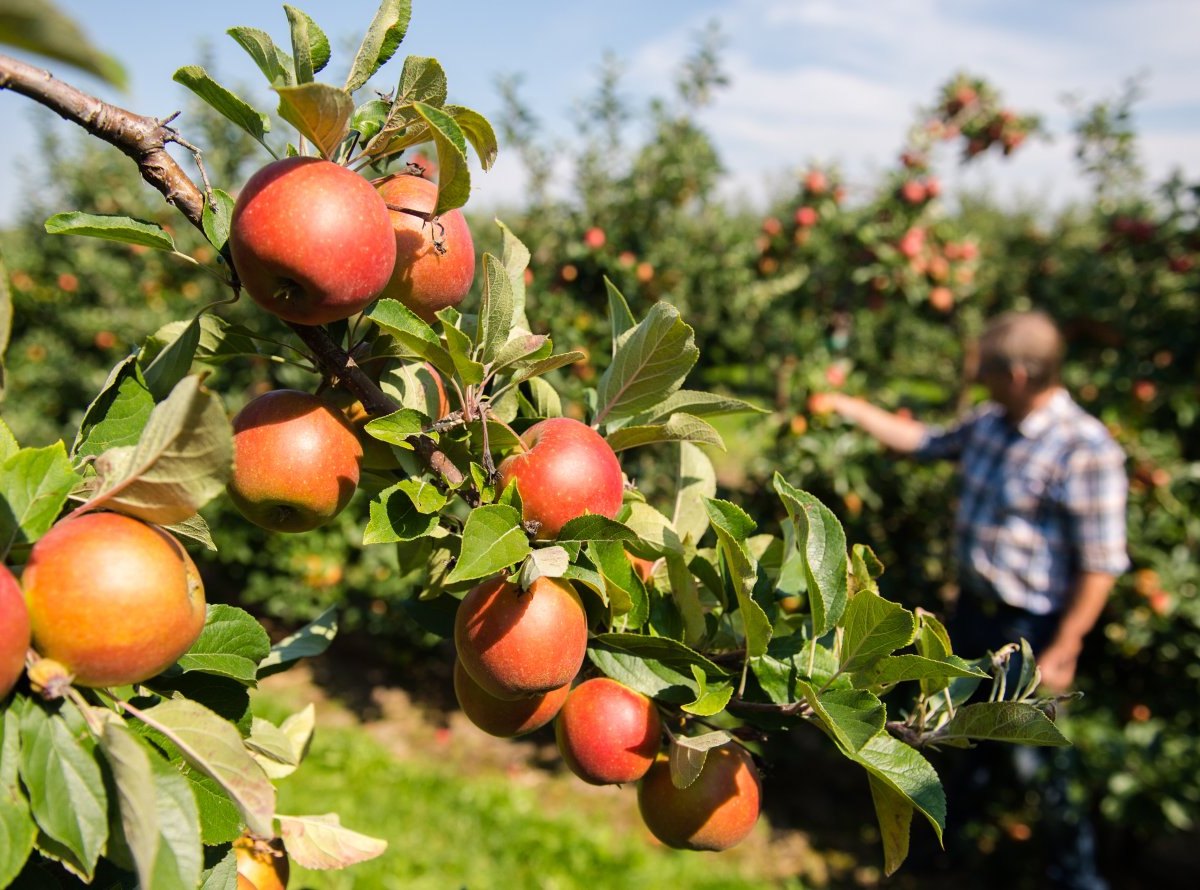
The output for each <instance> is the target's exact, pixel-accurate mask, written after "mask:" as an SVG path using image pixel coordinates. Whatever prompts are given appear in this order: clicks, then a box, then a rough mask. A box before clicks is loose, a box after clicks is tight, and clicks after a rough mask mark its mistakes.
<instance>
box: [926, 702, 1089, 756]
mask: <svg viewBox="0 0 1200 890" xmlns="http://www.w3.org/2000/svg"><path fill="white" fill-rule="evenodd" d="M975 740H978V741H983V740H991V741H997V742H1011V743H1012V744H1016V745H1048V746H1051V747H1066V746H1069V745H1070V744H1071V743H1070V742H1069V741H1067V739H1066V737H1065V736H1064V735H1063V734H1062V731H1061V730H1059V728H1058V727H1057V726H1055V725H1054V721H1053V720H1051V719H1050V718H1049V717H1047V716H1046V714H1045V713H1044V712H1043V711H1042V709H1041V708H1039V707H1038V706H1037V705H1034V704H1031V703H1030V702H1018V701H995V702H979V703H977V704H973V705H963V706H962V707H961V708H959V709H958V710H957V711H955V712H954V717H953V718H952V719H951V720H950V722H949V723H947V724H946V725H945V726H943V727H942V728H941V729H939V730H938V731H937V734H936V741H937V743H938V744H939V745H943V744H944V745H956V746H959V747H967V745H968V743H969V742H970V741H975Z"/></svg>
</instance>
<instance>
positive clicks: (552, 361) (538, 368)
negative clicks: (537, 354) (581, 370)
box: [510, 350, 587, 383]
mask: <svg viewBox="0 0 1200 890" xmlns="http://www.w3.org/2000/svg"><path fill="white" fill-rule="evenodd" d="M586 357H587V356H586V355H584V353H582V352H579V351H578V350H572V351H571V352H561V353H559V354H558V355H552V356H549V357H548V358H544V359H539V360H538V361H536V362H534V363H533V364H532V365H529V366H527V367H525V368H522V369H521V370H520V371H519V372H518V373H516V374H514V375H513V377H512V380H511V381H510V382H511V383H524V382H525V381H526V380H532V379H533V378H535V377H540V376H542V375H543V374H546V373H549V372H550V371H556V370H558V369H559V368H563V367H566V366H567V365H573V364H575V362H577V361H579V360H580V359H582V358H586Z"/></svg>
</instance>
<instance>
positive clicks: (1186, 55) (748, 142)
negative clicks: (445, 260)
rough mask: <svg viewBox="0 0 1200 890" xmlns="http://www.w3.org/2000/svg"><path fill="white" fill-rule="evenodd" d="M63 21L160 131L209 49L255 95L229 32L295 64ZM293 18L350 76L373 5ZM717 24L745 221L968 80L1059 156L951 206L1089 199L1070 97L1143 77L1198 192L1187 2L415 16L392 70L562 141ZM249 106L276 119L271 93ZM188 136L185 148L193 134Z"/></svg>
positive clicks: (170, 19) (767, 4)
mask: <svg viewBox="0 0 1200 890" xmlns="http://www.w3.org/2000/svg"><path fill="white" fill-rule="evenodd" d="M59 2H60V3H61V5H62V6H63V7H64V9H66V10H67V11H68V12H70V13H71V14H72V15H74V16H75V17H76V18H77V19H78V20H80V21H81V22H83V23H84V25H85V27H86V29H87V31H88V33H89V34H90V35H91V36H92V38H93V40H94V41H95V42H96V43H97V44H99V45H100V46H102V47H103V48H105V49H107V50H108V51H109V52H111V53H112V54H114V55H116V56H117V57H118V58H119V59H120V60H121V61H122V62H123V63H124V64H125V65H126V67H127V69H128V70H129V73H130V78H131V87H130V91H129V92H128V93H126V94H120V93H117V92H116V91H114V90H112V89H111V88H108V87H107V86H105V85H102V84H99V83H97V82H95V81H94V80H92V79H90V78H88V77H87V76H86V75H81V74H77V73H75V72H72V71H70V70H69V69H66V68H62V67H58V68H56V71H57V72H58V73H59V74H60V75H61V76H63V77H65V78H66V79H68V80H71V81H73V82H75V83H76V84H77V85H79V86H81V87H83V88H85V89H89V90H92V91H94V92H97V93H98V94H100V95H102V96H103V97H105V98H107V99H110V100H111V101H114V102H117V103H118V104H121V105H124V106H126V107H129V108H132V109H134V110H136V111H139V112H142V113H150V114H161V115H165V114H167V113H170V112H172V111H175V110H177V109H179V108H181V107H183V106H184V104H185V101H186V91H185V90H184V89H183V87H180V86H178V85H176V84H175V83H173V82H172V81H171V74H172V72H173V71H174V70H175V69H176V68H177V67H179V66H181V65H185V64H193V63H198V62H200V61H201V59H202V54H203V49H202V47H204V46H207V47H208V48H209V50H210V51H211V52H212V53H214V54H215V59H216V62H215V66H214V67H215V69H216V71H217V72H218V74H219V76H220V79H221V80H222V81H223V82H225V83H227V84H229V85H234V84H256V85H257V84H260V83H262V79H261V75H259V73H258V71H257V69H256V68H255V67H254V65H253V63H252V62H251V61H250V59H249V57H247V56H246V55H245V54H244V53H243V51H242V50H241V49H240V48H239V47H238V46H237V45H236V44H235V43H234V42H233V41H232V40H231V39H230V38H229V37H227V36H226V35H225V33H224V31H225V29H226V28H228V27H230V26H232V25H249V26H253V27H258V28H261V29H263V30H266V31H267V32H268V33H270V34H272V35H273V36H274V37H275V39H276V41H277V42H278V43H280V44H281V45H284V46H286V45H287V33H288V29H287V20H286V18H285V16H284V14H283V10H282V4H281V3H276V2H265V0H242V2H238V3H235V2H231V0H207V2H204V3H183V2H174V3H160V4H153V5H150V6H147V5H143V4H133V3H127V2H103V0H59ZM295 5H298V6H299V7H300V8H302V9H304V10H305V11H306V12H307V13H308V14H309V15H311V16H312V17H313V18H314V19H315V20H316V21H317V22H318V24H320V25H321V26H322V28H324V30H325V31H326V33H327V34H328V35H329V36H330V39H331V41H332V43H333V46H334V61H333V63H332V65H331V70H336V71H338V72H340V71H342V70H344V66H345V65H346V64H348V62H349V58H350V57H351V55H352V54H353V49H354V47H355V46H356V45H357V40H358V38H359V36H360V34H361V30H362V29H363V28H364V27H365V26H366V23H367V22H368V21H369V20H370V18H371V15H372V14H373V12H374V10H375V7H376V3H375V2H374V0H297V2H296V4H295ZM713 20H715V21H717V22H718V23H719V24H720V27H721V31H722V33H723V34H724V36H725V51H724V56H723V59H724V64H725V68H726V71H727V72H728V74H729V75H730V78H731V80H732V83H731V85H730V87H729V88H728V89H726V90H725V91H723V92H722V93H721V95H720V99H719V101H718V102H717V104H716V105H715V106H714V107H713V108H712V109H711V110H709V111H708V112H706V118H705V121H706V123H708V124H709V126H710V128H711V130H712V131H713V132H718V130H719V135H718V137H717V143H718V148H719V150H720V153H721V156H722V158H723V160H724V161H725V164H726V167H727V168H729V169H730V176H729V182H728V188H729V192H730V194H737V195H740V196H743V197H745V198H746V199H747V200H750V201H753V202H757V203H762V202H765V200H766V199H767V197H768V195H769V194H770V192H771V190H772V189H774V188H787V185H786V183H787V180H788V178H789V177H790V176H792V175H794V174H795V172H796V171H797V170H799V169H801V168H802V167H804V166H806V165H807V164H808V162H809V161H812V160H837V161H839V162H841V163H842V165H843V167H844V169H845V171H846V173H847V174H848V176H849V177H850V181H851V185H852V186H853V185H854V184H855V183H856V182H861V183H862V184H864V185H866V184H869V183H870V182H871V181H872V177H873V176H874V174H875V173H877V172H878V171H880V170H882V169H884V168H886V167H887V166H888V165H890V164H892V163H893V161H894V158H895V157H896V154H897V152H898V150H899V148H900V143H901V139H902V137H903V134H904V131H905V129H906V127H907V126H908V124H909V123H910V122H911V121H912V119H913V113H914V110H915V109H916V108H917V106H918V105H920V104H922V103H926V102H928V101H930V99H931V98H932V96H933V91H934V89H935V88H936V87H937V86H938V84H940V83H942V82H943V81H944V80H946V79H947V78H948V77H949V76H950V75H952V74H953V73H954V72H955V71H957V70H964V69H965V70H968V71H970V72H972V73H976V74H979V75H982V76H984V77H986V78H988V79H989V80H990V81H991V82H992V83H993V84H994V85H996V86H997V87H998V88H1000V90H1001V91H1002V92H1003V93H1004V94H1005V96H1006V98H1007V100H1008V101H1009V102H1010V104H1012V105H1014V106H1015V107H1016V108H1018V109H1020V110H1022V111H1035V112H1037V113H1040V114H1042V115H1043V116H1044V118H1045V120H1046V123H1047V124H1048V125H1049V128H1050V130H1051V132H1052V133H1053V135H1054V136H1055V137H1056V138H1055V140H1054V141H1053V142H1051V143H1048V144H1044V143H1038V144H1035V145H1033V146H1031V147H1030V148H1029V149H1028V150H1026V151H1025V152H1023V153H1021V154H1019V155H1018V157H1017V158H1016V159H1014V160H1013V161H1009V162H1005V161H1001V160H999V159H998V158H997V159H992V160H988V161H986V162H984V163H982V164H978V165H972V167H971V168H970V170H969V172H965V173H959V172H956V171H955V170H954V168H953V164H951V163H950V159H949V158H947V159H945V164H944V166H943V169H942V170H941V172H942V174H943V176H944V177H945V178H946V179H947V181H948V184H949V185H950V186H951V187H954V186H955V185H966V186H971V187H986V188H990V189H991V190H992V191H993V192H994V193H996V194H997V195H998V196H999V197H1001V198H1004V199H1018V198H1020V197H1021V196H1028V197H1031V198H1038V199H1047V200H1049V201H1051V202H1055V203H1057V202H1061V201H1063V200H1066V199H1068V198H1070V197H1072V196H1075V195H1078V194H1081V193H1082V192H1083V191H1084V185H1083V183H1082V181H1081V180H1080V179H1079V177H1078V175H1077V173H1076V171H1075V168H1074V166H1073V164H1072V162H1071V149H1072V143H1071V140H1070V138H1069V135H1068V128H1069V124H1070V120H1071V118H1070V115H1069V113H1068V111H1067V109H1066V106H1065V105H1064V103H1063V100H1062V99H1063V95H1064V94H1066V93H1074V94H1076V95H1079V96H1081V97H1083V98H1084V99H1087V100H1096V99H1100V98H1104V97H1111V96H1114V95H1116V94H1117V93H1118V92H1119V91H1120V89H1121V86H1122V84H1123V83H1124V81H1125V80H1126V79H1128V78H1130V77H1133V76H1138V75H1140V76H1143V77H1144V88H1145V97H1144V98H1143V100H1142V101H1141V102H1140V103H1139V104H1138V106H1137V121H1138V129H1139V133H1140V135H1141V140H1142V142H1141V146H1142V151H1143V160H1144V162H1145V165H1146V167H1147V168H1148V169H1149V171H1150V172H1151V174H1152V177H1153V178H1155V179H1160V178H1162V177H1163V176H1165V175H1166V173H1167V172H1168V171H1170V170H1171V169H1173V168H1177V167H1178V168H1182V169H1183V170H1184V172H1185V174H1186V175H1188V176H1190V178H1192V179H1200V53H1197V52H1196V47H1197V46H1200V2H1194V0H1053V2H1046V0H1036V2H1035V0H1008V2H999V0H987V2H985V0H723V2H719V0H641V2H630V0H607V2H605V3H586V4H585V3H565V2H561V0H558V2H551V0H511V2H507V3H494V2H482V0H442V2H434V0H415V2H414V12H413V20H412V26H411V28H410V30H409V35H408V37H407V39H406V40H405V42H404V44H403V45H402V46H401V48H400V53H399V55H404V54H415V55H432V56H436V57H438V58H439V59H440V60H441V61H442V63H443V65H444V66H445V68H446V71H447V73H448V75H449V78H450V90H451V98H452V100H453V101H457V102H460V103H462V104H465V105H469V106H472V107H474V108H476V109H478V110H479V111H482V112H483V113H484V114H489V115H490V114H492V113H494V112H495V111H496V110H497V108H498V105H499V102H498V98H497V92H496V89H495V87H494V81H495V78H496V76H497V75H498V74H501V73H518V74H521V75H522V76H523V78H524V88H523V92H524V96H525V98H526V101H527V102H528V104H529V105H530V106H531V107H532V108H533V109H534V110H535V112H536V113H537V115H538V117H539V118H540V120H541V121H542V123H543V125H544V126H545V128H546V129H547V130H548V131H549V132H550V133H552V134H556V135H560V136H569V135H570V134H571V133H572V132H573V128H572V108H573V106H574V104H575V103H576V102H578V101H579V100H580V99H581V98H583V97H585V96H586V95H587V94H588V93H589V91H590V90H591V89H592V88H593V87H594V85H595V82H596V72H597V71H598V69H599V67H600V64H601V60H602V58H603V56H604V53H605V52H612V53H615V54H616V56H617V57H618V58H619V59H620V60H621V61H622V63H623V64H624V66H625V71H626V74H625V76H624V79H623V84H622V91H623V92H624V94H625V95H626V96H628V97H629V98H630V99H632V100H633V101H634V102H635V103H637V105H638V107H643V106H644V102H645V100H646V99H648V98H649V97H650V96H653V95H662V94H664V93H665V92H667V91H668V90H669V89H670V85H671V83H672V80H673V77H674V74H675V71H676V70H677V68H678V66H679V63H680V61H681V60H682V59H683V58H684V57H685V56H686V54H687V52H688V50H689V49H690V48H691V47H692V45H693V36H694V35H695V34H696V33H697V32H698V31H699V30H700V29H702V28H703V27H704V26H705V24H706V23H708V22H710V21H713ZM398 70H399V65H398V61H394V62H393V63H392V64H391V65H389V67H388V68H385V69H384V71H383V73H382V75H381V76H380V77H379V78H378V83H379V84H380V85H381V86H388V85H389V83H388V81H390V80H391V79H393V78H394V77H395V76H396V74H397V73H398ZM246 95H247V98H249V99H251V100H252V101H256V102H258V103H259V104H260V105H262V106H263V107H267V106H269V105H270V104H271V100H270V97H269V93H268V91H267V90H266V89H265V86H264V87H262V88H255V89H252V90H249V91H247V93H246ZM29 105H30V103H29V102H28V100H24V99H22V98H19V97H16V96H12V95H10V94H6V93H0V114H2V115H3V120H4V121H5V127H6V131H7V132H6V137H5V140H4V142H3V145H2V146H0V222H4V221H8V220H10V219H12V216H13V214H14V212H15V208H16V207H17V204H18V202H19V200H20V195H21V190H22V188H23V187H24V186H23V185H22V184H21V181H20V180H21V177H20V175H19V171H20V168H21V163H20V162H21V161H22V160H25V161H28V159H29V157H30V154H31V152H32V149H33V141H32V136H31V133H30V127H29V122H30V114H29V112H28V106H29ZM63 126H64V127H65V125H63ZM180 127H181V129H182V131H183V132H184V134H185V135H186V134H187V121H186V118H185V119H183V120H182V121H181V124H180ZM264 160H265V156H264ZM564 176H565V171H564ZM475 180H476V183H475V186H476V188H475V194H474V196H473V198H472V201H473V203H475V204H476V206H480V207H487V206H491V205H495V204H499V203H503V202H505V201H509V200H513V199H515V198H516V197H517V196H519V194H520V191H521V182H522V171H521V169H520V166H519V164H518V163H517V162H516V160H515V158H513V157H511V156H508V157H506V156H505V155H504V152H503V146H502V148H501V158H500V161H499V162H498V164H497V166H496V168H495V170H494V171H493V172H492V173H490V174H487V175H479V176H476V177H475ZM64 209H65V208H64Z"/></svg>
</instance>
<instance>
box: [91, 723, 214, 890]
mask: <svg viewBox="0 0 1200 890" xmlns="http://www.w3.org/2000/svg"><path fill="white" fill-rule="evenodd" d="M97 713H98V714H104V715H106V722H105V723H104V730H103V732H102V733H101V734H100V749H101V750H102V751H103V752H104V756H105V759H106V760H107V761H108V764H109V767H110V768H111V770H112V777H113V786H114V790H115V791H116V798H117V805H118V811H119V813H120V819H119V821H118V823H117V826H118V828H119V829H120V837H119V839H118V840H119V841H121V842H123V843H124V845H125V846H126V847H127V848H128V850H129V853H130V855H131V857H132V859H133V864H134V870H135V871H136V873H137V876H138V881H139V883H140V884H141V886H143V887H194V886H196V884H197V883H198V882H199V881H200V872H201V870H202V868H203V866H204V853H203V848H202V846H201V843H200V825H199V821H200V817H199V813H198V812H197V810H196V800H195V798H194V797H193V796H192V791H191V788H190V787H189V786H188V783H187V780H186V779H185V778H184V777H183V776H182V775H180V774H179V771H178V770H176V769H175V768H174V767H172V766H171V765H170V764H169V763H167V762H166V761H165V760H163V758H162V757H160V756H159V755H158V754H157V753H153V752H151V751H150V750H149V749H148V748H147V746H146V743H145V742H144V741H142V740H141V739H140V738H138V737H137V736H136V735H134V734H133V733H132V732H130V731H129V729H128V728H127V727H126V725H125V721H123V720H122V719H121V718H120V717H118V716H117V715H115V714H113V713H112V712H111V711H103V710H101V709H97Z"/></svg>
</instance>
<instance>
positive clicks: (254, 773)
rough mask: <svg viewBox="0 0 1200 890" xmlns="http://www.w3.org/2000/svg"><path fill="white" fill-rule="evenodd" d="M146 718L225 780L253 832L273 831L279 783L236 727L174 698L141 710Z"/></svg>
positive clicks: (205, 769) (206, 771)
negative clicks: (265, 770) (273, 780)
mask: <svg viewBox="0 0 1200 890" xmlns="http://www.w3.org/2000/svg"><path fill="white" fill-rule="evenodd" d="M135 716H138V717H139V718H140V719H141V720H142V721H143V722H144V723H146V724H147V725H148V726H150V727H151V728H153V729H156V730H158V731H159V732H160V733H162V734H163V735H164V736H166V737H167V738H168V739H169V740H170V741H171V743H172V744H174V745H175V746H176V747H177V748H178V749H179V752H180V754H182V755H183V758H184V759H185V760H186V761H187V762H188V763H189V764H191V766H193V767H194V768H195V769H198V770H199V771H200V772H202V773H204V774H205V775H207V776H208V777H209V778H211V779H212V780H214V781H215V782H216V783H217V784H218V785H220V786H221V788H222V790H224V792H225V793H226V794H227V795H229V797H230V799H232V800H233V802H234V803H235V804H236V805H237V808H238V811H239V812H240V813H241V814H242V818H243V819H245V820H246V826H247V827H248V828H249V829H250V830H251V831H252V832H254V833H255V834H258V835H261V836H264V837H270V836H272V835H273V834H274V831H273V828H274V826H273V824H272V822H273V819H274V816H275V788H274V786H273V785H272V784H271V783H270V782H269V781H268V780H267V777H266V775H265V774H264V773H263V771H262V767H260V766H259V765H258V764H257V763H256V762H255V761H254V758H253V757H251V756H250V753H249V752H248V751H247V750H246V748H245V747H244V746H243V745H242V737H241V734H240V733H239V732H238V731H237V728H236V727H235V726H234V725H233V724H231V723H229V722H227V721H225V720H224V719H222V718H221V717H218V716H217V715H216V714H214V713H213V712H212V711H210V710H209V709H208V708H206V707H204V706H203V705H200V704H198V703H196V702H194V701H189V700H187V699H171V700H169V701H164V702H162V703H161V704H158V705H155V706H154V707H152V708H148V709H147V710H145V711H141V712H139V713H138V714H137V715H135Z"/></svg>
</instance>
